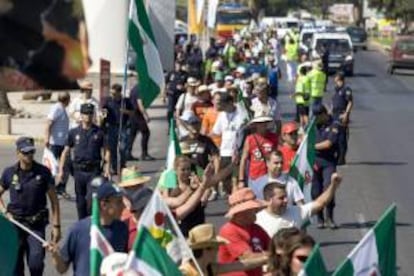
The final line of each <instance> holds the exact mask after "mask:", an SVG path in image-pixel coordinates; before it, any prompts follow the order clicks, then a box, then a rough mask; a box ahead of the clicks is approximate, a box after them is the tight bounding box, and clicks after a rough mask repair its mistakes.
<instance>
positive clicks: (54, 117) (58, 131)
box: [47, 102, 69, 146]
mask: <svg viewBox="0 0 414 276" xmlns="http://www.w3.org/2000/svg"><path fill="white" fill-rule="evenodd" d="M47 119H48V120H50V121H52V126H51V128H50V137H49V143H50V144H51V145H56V146H64V145H65V143H66V138H67V136H68V132H69V116H68V113H67V112H66V109H65V107H64V106H63V105H62V103H60V102H59V103H56V104H54V105H53V106H52V107H51V108H50V111H49V114H48V115H47Z"/></svg>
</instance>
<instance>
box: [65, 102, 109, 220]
mask: <svg viewBox="0 0 414 276" xmlns="http://www.w3.org/2000/svg"><path fill="white" fill-rule="evenodd" d="M80 113H81V116H82V121H81V125H80V126H78V127H76V128H72V129H71V130H70V131H69V134H68V140H67V141H66V145H65V149H64V150H63V153H64V154H62V158H61V160H60V163H59V174H58V176H57V179H61V177H62V175H63V166H64V164H65V159H66V158H67V156H68V155H67V154H68V153H69V151H70V150H71V149H73V154H72V158H73V160H72V163H73V177H74V179H75V193H76V208H77V211H78V218H79V219H82V218H84V217H86V216H88V211H87V205H86V195H87V192H88V190H89V188H90V187H89V182H90V181H91V180H92V179H93V178H94V177H96V176H98V175H100V174H101V171H102V156H104V160H105V164H104V176H105V177H107V178H109V177H110V165H111V163H110V157H111V154H110V152H109V149H108V146H107V143H106V139H105V136H104V132H103V130H102V129H101V128H99V127H98V126H96V125H95V124H93V123H92V120H93V114H94V106H93V105H92V104H83V105H82V106H81V110H80Z"/></svg>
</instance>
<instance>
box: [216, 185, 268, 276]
mask: <svg viewBox="0 0 414 276" xmlns="http://www.w3.org/2000/svg"><path fill="white" fill-rule="evenodd" d="M229 205H230V210H229V211H228V212H227V214H226V217H227V218H229V219H230V221H229V222H227V223H226V224H224V225H223V226H222V227H221V229H220V236H221V237H223V238H224V239H226V240H228V241H229V243H227V244H224V245H221V246H220V247H219V252H218V262H219V263H230V262H234V261H252V260H254V262H255V263H256V264H257V267H256V268H254V269H251V270H247V271H238V272H231V273H226V274H222V275H226V276H256V275H257V276H259V275H263V272H262V265H263V264H264V263H266V262H267V259H268V253H267V250H268V247H269V244H270V238H269V236H268V235H267V234H266V232H265V231H264V230H263V229H262V228H261V227H260V226H258V225H257V224H255V221H256V213H257V212H258V211H260V210H261V209H263V208H264V207H265V205H264V204H262V203H261V202H260V201H258V200H256V196H255V195H254V193H253V191H252V190H251V189H250V188H242V189H240V190H237V191H236V192H234V193H233V194H232V195H231V196H230V197H229Z"/></svg>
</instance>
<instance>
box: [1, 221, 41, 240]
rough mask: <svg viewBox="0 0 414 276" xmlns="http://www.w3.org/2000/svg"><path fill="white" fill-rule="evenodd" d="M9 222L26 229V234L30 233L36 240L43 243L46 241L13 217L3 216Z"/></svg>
mask: <svg viewBox="0 0 414 276" xmlns="http://www.w3.org/2000/svg"><path fill="white" fill-rule="evenodd" d="M5 217H6V218H7V219H8V220H9V221H10V222H12V223H13V224H15V225H16V226H18V227H19V228H20V229H22V230H23V231H26V232H27V233H28V234H30V235H31V236H32V237H34V238H35V239H36V240H38V241H39V242H40V243H42V244H43V245H45V244H47V241H46V240H44V239H43V238H42V237H40V236H39V235H38V234H36V233H35V232H33V231H32V230H30V229H29V228H27V227H26V226H24V225H23V224H21V223H20V222H18V221H17V220H15V219H14V218H10V217H7V216H5Z"/></svg>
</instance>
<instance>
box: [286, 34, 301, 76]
mask: <svg viewBox="0 0 414 276" xmlns="http://www.w3.org/2000/svg"><path fill="white" fill-rule="evenodd" d="M298 52H299V46H298V43H296V42H295V40H294V39H293V38H290V39H289V40H288V43H287V44H286V45H285V56H286V71H287V80H288V82H290V83H292V84H293V83H294V81H295V80H296V70H297V69H296V68H297V66H298V65H297V62H298Z"/></svg>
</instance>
